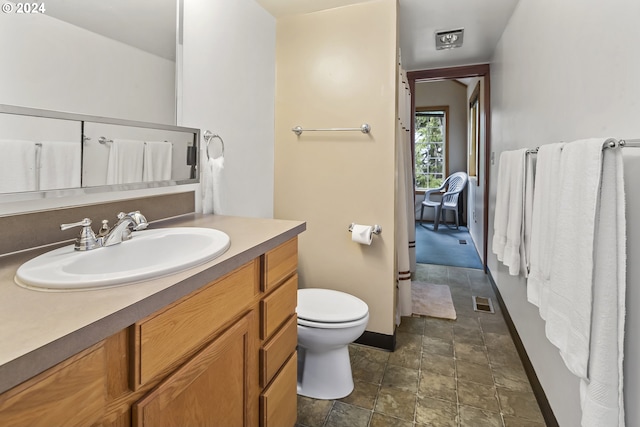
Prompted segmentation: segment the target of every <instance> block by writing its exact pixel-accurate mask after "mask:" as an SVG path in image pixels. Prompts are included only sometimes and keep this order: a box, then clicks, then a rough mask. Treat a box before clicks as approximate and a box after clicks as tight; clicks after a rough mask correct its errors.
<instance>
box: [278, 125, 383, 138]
mask: <svg viewBox="0 0 640 427" xmlns="http://www.w3.org/2000/svg"><path fill="white" fill-rule="evenodd" d="M358 130H359V131H360V132H362V133H369V132H371V126H369V125H368V124H367V123H363V124H362V126H360V127H359V128H328V129H303V128H302V127H300V126H296V127H294V128H293V129H291V131H292V132H293V133H295V134H296V135H298V136H300V135H302V132H343V131H358Z"/></svg>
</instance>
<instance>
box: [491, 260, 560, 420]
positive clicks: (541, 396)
mask: <svg viewBox="0 0 640 427" xmlns="http://www.w3.org/2000/svg"><path fill="white" fill-rule="evenodd" d="M486 272H487V275H488V276H489V282H490V283H491V287H492V288H493V292H494V293H495V294H496V299H497V300H498V305H499V306H500V310H502V314H503V317H504V321H505V323H506V324H507V328H508V329H509V333H510V334H511V338H512V339H513V343H514V344H515V346H516V350H517V351H518V355H519V356H520V360H521V361H522V366H523V367H524V370H525V372H526V374H527V378H529V383H531V388H532V389H533V394H534V395H535V396H536V400H537V401H538V406H540V411H541V412H542V416H543V417H544V421H545V423H546V424H547V427H559V424H558V420H556V416H555V415H554V414H553V410H552V409H551V405H550V404H549V400H548V399H547V395H546V394H545V392H544V389H543V388H542V384H540V380H538V376H537V375H536V371H535V369H533V364H531V360H530V359H529V356H528V355H527V350H525V348H524V344H522V340H521V339H520V335H519V334H518V331H517V330H516V327H515V325H514V324H513V320H511V316H510V315H509V310H507V306H506V305H505V303H504V300H503V299H502V296H501V295H500V290H498V285H496V282H495V281H494V280H493V276H492V275H491V271H490V270H489V268H487V270H486Z"/></svg>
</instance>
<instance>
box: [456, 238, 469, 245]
mask: <svg viewBox="0 0 640 427" xmlns="http://www.w3.org/2000/svg"><path fill="white" fill-rule="evenodd" d="M458 243H460V244H461V245H466V244H467V241H466V240H462V239H461V240H458Z"/></svg>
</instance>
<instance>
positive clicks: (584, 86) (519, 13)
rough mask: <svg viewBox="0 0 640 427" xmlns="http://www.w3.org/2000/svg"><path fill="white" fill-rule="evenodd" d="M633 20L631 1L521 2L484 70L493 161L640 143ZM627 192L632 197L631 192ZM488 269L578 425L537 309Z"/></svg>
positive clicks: (639, 258)
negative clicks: (599, 142)
mask: <svg viewBox="0 0 640 427" xmlns="http://www.w3.org/2000/svg"><path fill="white" fill-rule="evenodd" d="M639 16H640V2H636V1H627V0H611V1H608V2H602V1H599V0H564V1H562V2H557V1H552V0H520V3H519V5H518V7H517V8H516V10H515V12H514V14H513V16H512V17H511V20H510V21H509V24H508V26H507V29H506V30H505V32H504V34H503V36H502V39H501V41H500V43H499V44H498V46H497V49H496V52H495V56H494V58H493V60H492V62H491V90H492V93H491V100H492V143H493V151H494V152H495V156H496V159H497V158H498V157H499V154H500V152H502V151H503V150H510V149H515V148H521V147H536V146H539V145H541V144H545V143H551V142H557V141H562V140H564V141H572V140H575V139H579V138H585V137H606V136H612V137H618V138H634V137H636V138H637V137H640V121H638V117H639V116H640V103H638V94H639V93H640V79H638V76H640V56H638V54H637V50H638V46H640V26H638V23H637V20H638V17H639ZM625 150H638V149H637V148H635V149H634V148H628V149H625ZM496 163H497V162H496ZM490 173H491V188H490V206H489V238H491V236H492V235H493V217H494V208H495V195H496V179H497V165H493V166H492V167H491V171H490ZM636 183H637V182H636ZM627 184H629V183H627ZM634 184H635V183H634ZM629 191H631V192H633V193H637V192H638V190H637V188H633V186H631V185H629V186H628V187H627V192H629ZM629 209H633V208H628V211H627V218H629V221H628V222H630V223H633V222H634V221H636V220H637V218H638V217H639V215H638V214H639V212H635V211H633V212H631V211H630V210H629ZM630 229H631V227H630ZM636 234H637V233H636ZM632 238H634V239H633V240H632V242H633V244H631V243H630V244H629V254H628V255H629V257H628V260H627V265H629V266H631V268H630V269H629V270H628V271H629V274H630V275H632V274H638V272H636V271H635V270H634V268H635V266H636V265H638V264H639V263H640V254H638V253H637V251H636V252H635V253H634V252H633V247H634V245H635V243H636V240H635V239H636V238H637V237H636V236H635V235H633V234H629V239H632ZM488 264H489V268H490V269H491V272H492V274H493V276H494V278H495V280H496V282H497V285H498V287H499V289H500V293H501V294H502V297H503V298H504V300H505V302H506V304H507V306H508V309H509V312H510V314H511V316H512V318H513V321H514V323H515V326H516V328H517V329H518V333H519V334H520V337H521V338H522V341H523V343H524V345H525V348H526V350H527V353H528V355H529V357H530V359H531V361H532V363H533V365H534V368H535V370H536V373H537V375H538V378H539V379H540V382H541V384H542V386H543V388H544V390H545V392H546V394H547V397H548V399H549V401H550V403H551V406H552V408H553V411H554V413H555V415H556V417H557V419H558V421H559V423H560V425H561V426H577V425H579V423H580V416H581V412H580V405H579V390H578V379H577V378H576V377H574V376H573V375H571V374H570V373H569V371H568V370H567V369H566V367H565V366H564V364H563V362H562V360H561V358H560V356H559V355H558V351H557V349H556V348H555V347H554V346H552V345H551V344H550V343H549V341H548V340H547V339H546V337H545V334H544V324H543V322H542V320H541V319H540V316H539V314H538V311H537V309H536V308H535V307H534V306H533V305H531V304H529V303H528V302H527V299H526V289H525V281H524V279H522V278H513V277H511V276H509V275H508V273H507V271H506V269H505V268H504V266H502V265H501V264H499V263H498V261H497V259H496V257H495V255H494V254H492V253H490V254H489V259H488ZM636 270H637V269H636ZM637 281H638V277H635V280H634V277H632V276H629V280H628V287H627V288H628V291H627V292H628V295H627V313H628V315H627V325H626V331H627V332H626V337H625V339H626V357H625V360H626V363H625V402H626V411H627V425H628V426H636V425H640V406H639V405H638V401H639V400H640V367H639V365H638V363H637V361H638V359H639V356H640V338H639V332H638V328H639V327H640V325H639V324H638V323H639V322H638V315H637V314H636V313H637V312H638V310H640V295H639V294H640V293H638V292H637V291H636V290H635V289H634V287H635V285H637Z"/></svg>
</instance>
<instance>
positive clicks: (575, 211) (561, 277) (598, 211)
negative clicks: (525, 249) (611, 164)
mask: <svg viewBox="0 0 640 427" xmlns="http://www.w3.org/2000/svg"><path fill="white" fill-rule="evenodd" d="M603 142H604V140H603V139H589V140H580V141H575V142H572V143H569V144H565V146H564V147H563V150H562V156H561V166H560V167H561V169H562V177H561V181H560V201H559V205H558V212H557V216H556V222H557V226H556V233H555V242H554V251H553V255H552V260H551V273H550V279H549V284H548V292H549V295H548V301H547V302H546V305H547V310H546V328H545V330H546V334H547V337H548V338H549V340H550V341H551V342H552V343H553V344H554V345H555V346H557V347H558V348H559V349H560V355H561V356H562V358H563V359H564V361H565V364H566V365H567V367H568V368H569V370H570V371H571V372H573V373H574V374H575V375H577V376H578V377H580V378H582V379H583V380H588V379H589V369H588V367H589V352H590V343H591V328H592V323H594V322H600V321H601V320H602V319H599V318H597V317H596V315H603V314H604V312H600V311H599V308H601V306H600V304H601V303H602V301H600V300H595V299H594V291H596V292H600V291H601V290H602V289H599V287H602V286H604V287H607V288H609V289H610V290H612V291H613V292H616V286H617V280H616V279H615V278H616V276H617V274H618V272H617V271H616V270H615V269H611V268H610V267H606V266H605V267H606V268H607V270H610V271H606V272H603V271H595V269H596V267H597V266H598V265H599V264H598V262H600V260H597V259H596V257H595V255H596V254H597V252H598V251H596V247H613V248H614V251H613V252H612V254H615V252H616V251H615V248H617V246H618V244H619V243H620V244H621V245H624V241H622V242H618V234H617V228H616V227H617V226H620V227H622V228H623V229H624V224H621V225H620V224H618V219H617V217H616V216H615V215H614V216H613V217H611V216H610V217H602V220H601V216H602V214H603V213H605V212H610V211H609V209H614V210H613V213H614V214H615V213H616V209H617V208H618V207H617V206H615V205H614V206H605V203H602V202H601V185H603V184H605V185H608V181H610V180H614V181H615V179H616V174H617V171H616V170H615V169H613V168H607V169H606V170H605V169H604V168H603V150H602V144H603ZM616 151H618V152H619V150H616ZM612 169H613V170H612ZM614 188H615V187H614ZM621 209H624V207H622V208H621ZM607 221H610V222H611V225H608V224H607ZM611 226H613V228H610V227H611ZM603 227H604V229H607V230H609V231H611V232H610V233H600V231H602V228H603ZM602 255H603V256H604V257H605V258H607V256H608V255H605V254H602ZM614 265H615V264H614ZM602 274H605V275H604V276H602ZM600 277H603V278H606V277H608V279H607V280H605V281H604V282H605V283H601V284H596V281H597V280H596V279H598V278H600ZM596 288H598V289H596ZM594 303H595V304H594ZM594 308H595V310H594ZM614 308H615V307H614Z"/></svg>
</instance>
